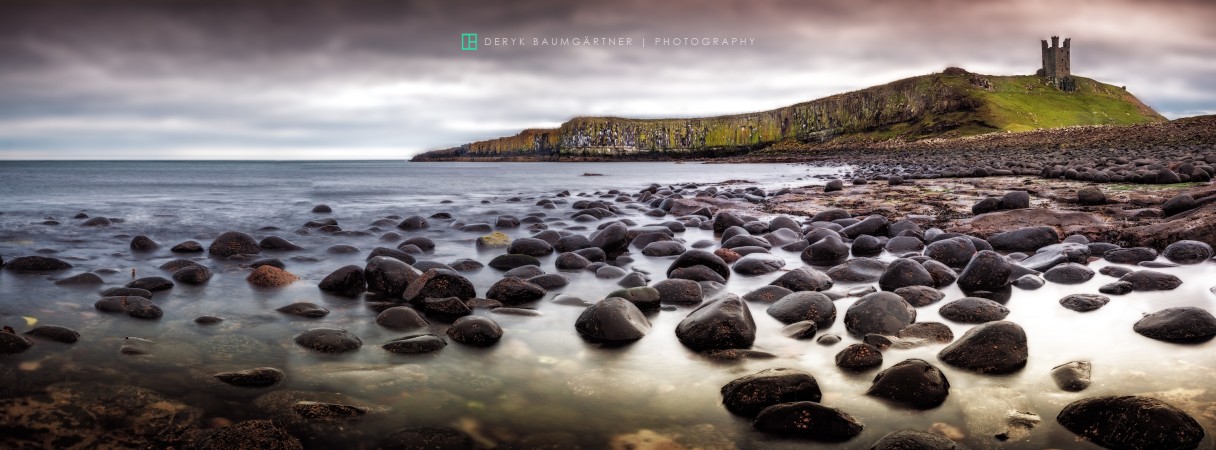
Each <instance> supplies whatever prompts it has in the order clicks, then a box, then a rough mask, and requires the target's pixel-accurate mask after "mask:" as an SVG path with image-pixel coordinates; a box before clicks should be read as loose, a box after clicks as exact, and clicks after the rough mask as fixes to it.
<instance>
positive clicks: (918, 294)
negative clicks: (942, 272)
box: [892, 286, 946, 308]
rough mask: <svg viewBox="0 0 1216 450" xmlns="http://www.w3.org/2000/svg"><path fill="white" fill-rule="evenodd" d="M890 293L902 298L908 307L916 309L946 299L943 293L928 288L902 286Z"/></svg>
mask: <svg viewBox="0 0 1216 450" xmlns="http://www.w3.org/2000/svg"><path fill="white" fill-rule="evenodd" d="M892 292H894V293H895V295H898V296H900V297H903V299H904V301H907V302H908V304H909V305H912V306H913V307H917V308H919V307H921V306H928V305H931V304H934V303H937V302H939V301H941V299H943V298H946V294H945V293H943V292H942V291H939V290H937V289H934V288H932V287H929V286H904V287H901V288H899V289H895V290H894V291H892Z"/></svg>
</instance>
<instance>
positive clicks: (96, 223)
mask: <svg viewBox="0 0 1216 450" xmlns="http://www.w3.org/2000/svg"><path fill="white" fill-rule="evenodd" d="M112 224H113V222H112V221H110V219H108V218H105V217H93V218H90V219H89V220H86V221H84V222H82V223H81V224H80V226H82V227H108V226H110V225H112Z"/></svg>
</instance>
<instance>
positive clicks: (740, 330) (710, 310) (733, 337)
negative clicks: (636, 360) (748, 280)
mask: <svg viewBox="0 0 1216 450" xmlns="http://www.w3.org/2000/svg"><path fill="white" fill-rule="evenodd" d="M676 338H678V339H679V340H680V342H681V343H683V344H684V345H685V346H686V347H688V348H691V349H693V350H696V351H703V350H720V349H732V348H748V347H751V346H752V342H754V341H755V340H756V323H755V321H753V320H752V315H751V310H750V309H748V307H747V305H746V304H744V303H743V300H741V299H740V298H739V297H737V296H735V295H733V294H728V295H727V296H725V297H723V298H721V299H719V300H716V301H713V302H710V303H706V304H704V305H702V306H701V307H699V308H697V309H695V310H693V311H692V312H691V313H689V314H688V316H687V317H685V318H684V320H682V321H680V323H679V325H677V326H676Z"/></svg>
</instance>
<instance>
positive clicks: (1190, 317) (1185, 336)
mask: <svg viewBox="0 0 1216 450" xmlns="http://www.w3.org/2000/svg"><path fill="white" fill-rule="evenodd" d="M1132 330H1134V331H1135V332H1137V333H1140V334H1141V335H1143V336H1145V337H1149V338H1153V339H1156V340H1159V341H1166V342H1179V343H1189V342H1203V341H1206V340H1209V339H1211V338H1212V337H1213V336H1216V317H1212V314H1211V313H1209V312H1207V310H1205V309H1203V308H1196V307H1193V306H1184V307H1178V308H1166V309H1163V310H1161V311H1157V312H1155V313H1152V314H1148V315H1146V316H1144V318H1142V319H1140V320H1139V321H1138V322H1136V324H1135V325H1134V326H1133V327H1132Z"/></svg>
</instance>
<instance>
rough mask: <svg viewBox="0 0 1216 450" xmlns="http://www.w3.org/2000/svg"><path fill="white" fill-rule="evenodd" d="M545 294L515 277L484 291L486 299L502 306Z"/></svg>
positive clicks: (499, 282)
mask: <svg viewBox="0 0 1216 450" xmlns="http://www.w3.org/2000/svg"><path fill="white" fill-rule="evenodd" d="M545 292H546V291H545V288H542V287H540V286H537V285H536V284H535V283H532V282H530V281H526V280H524V279H521V278H516V277H506V278H503V279H501V280H498V282H496V283H494V284H493V285H492V286H490V289H488V290H486V298H488V299H492V300H498V301H500V302H502V303H503V304H504V305H518V304H521V303H528V302H534V301H537V300H540V299H541V298H542V297H544V296H545ZM431 297H434V296H431ZM465 300H468V299H465Z"/></svg>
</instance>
